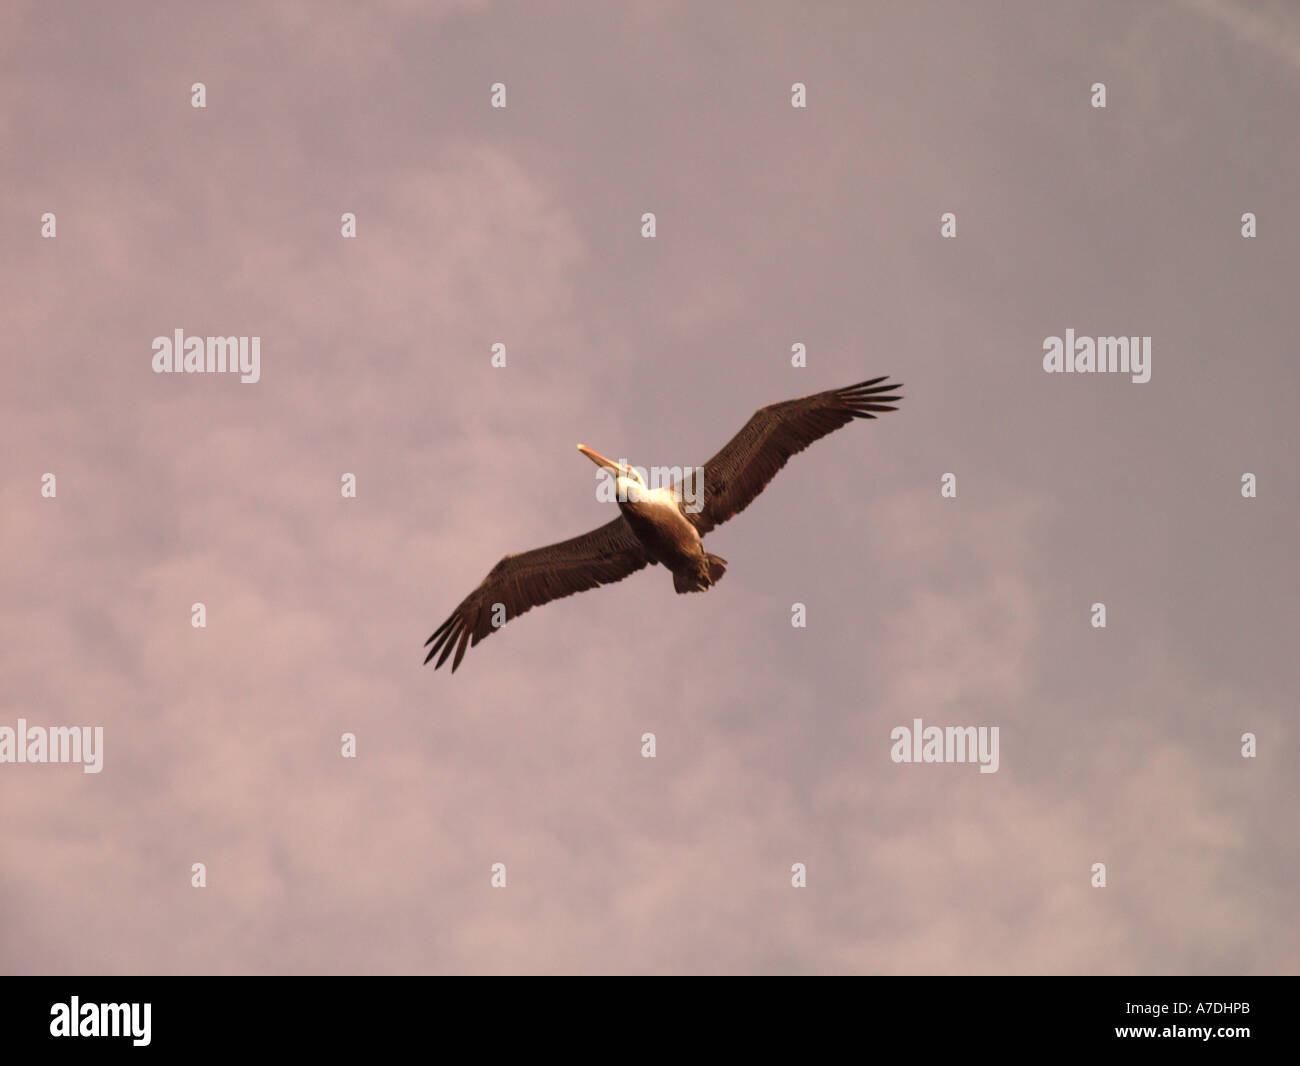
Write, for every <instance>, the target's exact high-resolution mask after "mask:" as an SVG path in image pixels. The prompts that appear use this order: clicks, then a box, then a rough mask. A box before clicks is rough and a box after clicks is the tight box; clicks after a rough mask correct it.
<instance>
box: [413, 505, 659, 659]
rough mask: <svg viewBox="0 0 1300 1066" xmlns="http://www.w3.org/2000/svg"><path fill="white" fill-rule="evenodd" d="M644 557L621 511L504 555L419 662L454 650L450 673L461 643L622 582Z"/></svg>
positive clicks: (469, 644)
mask: <svg viewBox="0 0 1300 1066" xmlns="http://www.w3.org/2000/svg"><path fill="white" fill-rule="evenodd" d="M649 561H650V557H649V556H648V555H646V551H645V548H643V547H642V546H641V542H640V541H639V540H637V538H636V534H634V533H633V532H632V529H631V527H630V526H629V525H628V524H627V523H626V522H625V521H624V520H623V516H622V515H619V516H618V517H617V518H616V519H614V521H612V522H607V523H606V524H605V525H603V526H600V527H599V528H598V529H593V530H592V531H591V532H590V533H583V534H582V535H581V536H580V537H573V538H572V539H570V540H562V541H560V543H558V544H549V545H547V546H546V547H545V548H536V549H534V550H533V551H529V552H520V553H519V554H518V555H507V556H506V557H505V558H504V559H502V560H501V561H500V562H499V563H497V565H496V566H494V567H493V568H492V570H491V572H490V573H489V574H488V576H487V577H485V578H484V579H483V582H482V584H480V585H479V587H478V588H476V589H475V590H474V591H473V592H471V593H470V594H469V595H468V596H466V597H465V599H464V600H462V601H461V604H460V606H459V607H457V608H456V609H455V610H454V611H453V612H452V613H451V617H450V618H448V619H447V620H446V621H445V622H443V623H442V625H440V626H439V627H438V628H437V629H435V630H434V631H433V636H431V637H430V638H429V639H428V640H426V641H425V642H424V643H425V646H426V647H427V646H428V645H430V644H432V645H433V647H431V648H429V654H428V655H427V656H425V659H424V661H425V662H426V663H427V662H428V661H429V660H430V659H432V658H433V657H434V655H436V654H437V653H438V651H439V650H441V651H442V655H441V656H439V658H438V662H437V663H436V664H435V666H434V669H435V670H436V669H438V667H440V666H441V665H442V664H443V663H444V662H446V661H447V656H448V655H450V654H451V651H452V649H453V648H455V649H456V658H454V659H453V660H452V662H451V672H452V673H453V674H454V673H455V672H456V668H457V667H458V666H460V661H461V659H463V658H464V657H465V649H466V647H471V648H472V647H473V646H474V645H475V644H477V643H478V642H479V641H480V640H482V639H483V638H484V637H488V636H491V635H492V633H493V631H494V630H496V629H497V628H499V626H501V625H504V624H505V623H506V622H508V621H511V620H512V619H514V618H517V617H518V616H519V615H521V614H523V613H524V612H525V611H527V610H528V609H529V608H531V607H540V606H541V605H542V604H544V603H550V602H551V600H558V599H561V598H562V597H564V596H572V595H573V594H574V593H575V592H586V591H587V589H594V588H596V587H597V586H599V585H608V584H611V583H613V582H615V581H622V580H623V578H625V577H627V576H628V575H629V574H634V573H636V572H637V571H638V570H640V569H641V568H642V567H644V566H645V565H646V564H647V563H648V562H649ZM497 604H500V605H502V606H503V607H504V608H505V610H504V616H503V614H502V612H501V611H500V610H497V609H496V605H497ZM494 616H495V617H494ZM494 621H495V622H496V624H495V625H494V624H493V623H494Z"/></svg>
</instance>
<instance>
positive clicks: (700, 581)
mask: <svg viewBox="0 0 1300 1066" xmlns="http://www.w3.org/2000/svg"><path fill="white" fill-rule="evenodd" d="M704 563H705V566H707V568H708V572H707V574H706V573H705V570H704V568H703V567H701V568H700V569H698V570H696V569H682V570H674V571H673V588H675V589H676V590H677V591H678V592H704V591H705V590H706V589H711V588H712V587H713V586H714V585H716V584H717V583H718V582H719V581H721V580H722V575H723V574H725V573H726V572H727V560H726V559H724V558H722V556H720V555H710V554H709V553H708V552H705V553H704Z"/></svg>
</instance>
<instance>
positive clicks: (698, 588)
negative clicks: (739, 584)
mask: <svg viewBox="0 0 1300 1066" xmlns="http://www.w3.org/2000/svg"><path fill="white" fill-rule="evenodd" d="M616 487H617V489H618V509H619V510H620V511H621V512H622V513H623V521H625V522H626V523H627V524H628V527H629V528H630V529H631V530H632V533H633V535H634V536H635V537H636V539H637V540H638V541H640V542H641V545H642V547H644V548H645V552H646V555H647V556H648V557H649V559H650V561H651V562H652V563H658V564H659V565H661V566H664V567H666V568H667V569H669V570H671V571H672V572H673V587H674V588H675V589H676V590H677V591H678V592H703V591H704V590H705V589H707V588H709V587H710V586H711V585H713V584H715V583H716V582H717V581H719V580H720V579H721V578H722V574H723V572H724V571H725V570H726V567H727V561H726V560H725V559H720V558H718V556H716V555H710V554H709V553H708V552H706V551H705V550H704V540H703V539H702V538H701V537H700V533H699V530H697V529H696V528H695V527H694V526H693V525H691V523H690V520H689V519H688V518H687V517H686V515H687V511H686V508H685V506H684V504H683V501H682V500H681V499H680V498H679V497H678V496H677V494H676V493H675V492H673V490H672V489H665V488H658V489H644V488H641V486H640V485H639V484H638V483H637V482H635V481H631V480H629V479H628V478H625V477H620V478H619V479H618V481H617V486H616Z"/></svg>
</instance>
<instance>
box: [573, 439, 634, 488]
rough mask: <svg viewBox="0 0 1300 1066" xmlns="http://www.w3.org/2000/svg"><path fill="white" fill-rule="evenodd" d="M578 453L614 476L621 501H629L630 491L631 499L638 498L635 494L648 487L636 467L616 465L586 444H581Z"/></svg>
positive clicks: (623, 464) (625, 464)
mask: <svg viewBox="0 0 1300 1066" xmlns="http://www.w3.org/2000/svg"><path fill="white" fill-rule="evenodd" d="M578 451H580V452H582V454H583V455H585V456H586V457H587V458H588V459H590V460H591V461H592V462H593V463H595V464H596V465H597V466H602V467H604V468H605V469H606V470H608V471H609V472H610V473H611V474H613V475H614V478H615V481H616V483H617V485H618V489H619V499H628V498H629V496H628V491H629V490H631V491H632V493H633V496H632V497H631V498H633V499H634V498H636V497H635V493H636V492H637V490H639V489H645V488H646V487H647V486H646V483H645V477H644V476H642V474H641V471H640V470H638V469H637V468H636V467H634V466H629V465H628V464H627V463H616V462H614V460H613V459H608V458H606V457H605V456H603V455H601V454H600V452H598V451H595V450H594V449H592V448H588V447H587V446H586V445H585V444H579V445H578Z"/></svg>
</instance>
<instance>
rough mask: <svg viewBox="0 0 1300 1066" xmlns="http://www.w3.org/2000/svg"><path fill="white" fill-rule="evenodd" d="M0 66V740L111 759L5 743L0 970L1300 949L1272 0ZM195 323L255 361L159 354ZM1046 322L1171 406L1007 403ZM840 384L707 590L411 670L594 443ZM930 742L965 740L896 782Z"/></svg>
mask: <svg viewBox="0 0 1300 1066" xmlns="http://www.w3.org/2000/svg"><path fill="white" fill-rule="evenodd" d="M0 41H3V44H0V53H2V57H3V61H2V62H0V144H2V145H3V151H2V152H0V190H2V191H0V284H2V286H3V290H4V293H5V298H4V300H3V305H4V306H3V310H0V315H2V316H3V321H4V323H5V328H4V330H3V342H2V343H3V346H4V360H3V367H4V388H3V391H2V392H0V404H2V405H3V408H2V414H0V454H3V456H4V461H3V463H2V464H0V484H2V485H3V491H4V497H5V501H6V503H5V509H4V521H3V523H2V524H0V544H2V546H3V549H4V550H3V560H2V561H0V592H2V595H0V678H2V679H3V682H2V684H3V687H2V689H0V692H2V694H3V700H2V702H0V727H8V728H11V729H12V728H16V727H17V726H18V720H19V719H20V718H22V719H25V720H26V721H27V722H28V723H29V724H30V725H39V726H56V725H87V726H100V727H102V728H103V731H104V732H103V735H104V752H103V759H104V762H103V769H102V771H101V772H100V773H98V774H85V773H83V772H82V771H81V769H80V768H79V767H78V766H72V765H31V764H22V765H14V764H9V763H6V764H0V810H2V811H3V812H4V813H3V817H2V818H0V970H2V971H3V972H8V973H356V972H361V973H425V972H432V973H444V972H452V973H463V972H469V973H485V974H486V973H536V972H547V973H549V972H561V973H646V972H648V973H888V974H913V973H944V974H949V973H953V974H968V973H1052V974H1056V973H1061V974H1118V973H1156V974H1181V973H1264V974H1268V973H1279V972H1286V973H1296V972H1298V971H1300V922H1297V902H1296V899H1297V897H1296V893H1295V885H1296V882H1297V878H1298V877H1300V845H1298V844H1297V838H1296V832H1295V819H1296V809H1297V801H1298V800H1300V785H1298V784H1297V775H1296V765H1297V758H1298V757H1300V753H1298V752H1297V742H1298V740H1300V730H1297V726H1296V722H1295V705H1296V695H1295V694H1296V691H1297V687H1298V685H1300V667H1298V666H1297V656H1296V654H1295V644H1296V635H1297V632H1300V606H1298V604H1300V567H1298V566H1297V551H1296V530H1297V524H1298V523H1297V520H1298V519H1300V505H1298V504H1297V491H1298V490H1300V484H1298V483H1297V481H1298V479H1297V476H1296V465H1295V464H1296V457H1297V453H1298V451H1300V449H1298V447H1297V445H1298V444H1300V439H1298V438H1300V432H1298V431H1297V418H1296V411H1297V409H1300V374H1298V373H1297V370H1296V355H1297V353H1296V349H1295V344H1296V338H1297V336H1300V301H1297V300H1296V287H1297V277H1298V276H1300V270H1298V252H1300V238H1298V237H1297V233H1298V232H1300V208H1298V207H1297V201H1296V174H1297V172H1298V171H1300V147H1298V144H1297V140H1296V137H1295V129H1296V115H1297V108H1298V107H1300V99H1298V97H1300V19H1298V18H1297V16H1296V13H1295V9H1294V7H1293V6H1291V5H1289V4H1286V3H1282V2H1276V3H1261V4H1253V5H1250V6H1249V7H1247V6H1245V5H1243V4H1240V3H1236V2H1232V0H1218V2H1215V0H1197V2H1192V0H1188V2H1172V0H1171V2H1164V3H1160V2H1152V3H1147V4H1142V5H1130V4H1127V3H1121V2H1111V3H1089V4H1077V5H1075V4H1072V5H1063V4H1053V5H1042V4H1037V3H1030V2H1025V3H1019V4H1008V3H1000V2H999V3H993V2H987V3H962V4H957V3H945V4H933V3H931V4H927V3H903V2H899V3H885V4H872V5H866V4H858V3H840V4H833V3H821V4H795V3H766V4H763V3H743V4H742V3H739V2H731V3H712V4H699V3H685V2H682V3H671V2H655V3H651V2H644V3H625V4H601V3H592V4H588V5H582V4H574V3H564V4H554V5H551V4H527V5H525V4H514V3H499V2H498V3H489V2H484V3H473V2H446V3H428V4H425V3H417V2H415V0H390V2H387V3H370V4H367V5H365V6H364V7H363V6H362V5H359V4H353V3H347V2H343V0H338V2H335V3H307V2H305V0H303V2H297V0H277V2H272V3H267V4H260V3H249V4H247V5H235V4H226V5H204V6H203V7H202V8H201V9H200V8H198V7H196V6H194V5H173V4H166V3H157V4H149V3H138V2H136V3H120V4H113V5H101V4H85V5H71V4H42V3H37V2H28V0H19V2H12V0H11V2H8V3H6V4H5V5H4V6H3V8H2V9H0ZM196 82H202V83H203V84H204V86H205V87H206V105H207V106H206V107H205V108H202V109H198V108H195V107H193V106H192V103H191V101H192V92H191V87H192V86H193V85H194V83H196ZM796 82H802V83H804V84H805V85H806V86H807V107H806V108H794V107H792V106H791V86H792V85H793V84H794V83H796ZM1098 82H1100V83H1104V84H1105V87H1106V105H1107V106H1106V107H1105V108H1104V109H1101V108H1095V107H1093V106H1091V100H1092V96H1093V90H1092V86H1093V84H1094V83H1098ZM494 83H503V84H504V85H505V86H506V93H507V96H506V102H507V106H506V107H505V108H504V109H494V108H493V107H491V106H490V105H491V87H492V85H493V84H494ZM47 212H49V213H53V214H54V215H55V217H56V236H54V237H53V238H48V237H43V236H42V216H43V215H45V214H46V213H47ZM345 212H352V213H354V214H355V216H356V220H357V223H356V232H357V236H356V238H355V239H345V238H344V237H343V236H342V235H341V232H340V230H341V221H340V220H341V216H342V215H343V214H344V213H345ZM646 212H653V213H654V214H655V216H656V224H657V232H656V236H655V237H654V238H653V239H645V238H643V237H642V236H641V218H642V215H643V214H644V213H646ZM945 212H952V213H954V214H955V216H956V220H957V221H956V225H957V236H956V238H955V239H943V238H942V237H941V236H940V216H941V215H942V214H943V213H945ZM1247 212H1250V213H1253V214H1254V215H1255V216H1256V220H1257V223H1256V224H1257V236H1256V237H1254V238H1252V239H1244V238H1243V236H1242V215H1243V214H1244V213H1247ZM176 329H183V330H184V331H185V332H186V333H187V334H191V335H200V336H202V335H223V336H224V335H237V336H249V337H252V336H256V337H259V338H260V339H261V340H260V344H261V367H260V370H261V378H260V380H259V381H258V382H257V383H256V384H244V383H241V382H240V381H239V380H238V378H237V377H234V376H230V375H224V376H219V375H199V374H191V375H181V374H156V373H154V372H153V369H152V366H151V363H152V359H153V350H152V343H153V339H154V338H155V337H158V336H160V335H161V336H171V335H172V333H173V332H174V331H175V330H176ZM1066 329H1073V330H1075V331H1076V332H1077V333H1078V334H1079V335H1087V336H1103V335H1115V334H1122V335H1135V336H1149V337H1151V338H1152V374H1151V380H1150V381H1149V382H1148V383H1146V384H1135V383H1133V382H1132V381H1131V380H1130V379H1129V377H1128V376H1125V375H1117V374H1116V375H1102V374H1093V375H1063V374H1062V375H1053V374H1047V373H1045V372H1044V370H1043V365H1042V358H1043V343H1044V340H1045V338H1048V337H1051V336H1060V335H1063V334H1064V332H1065V330H1066ZM498 342H499V343H502V344H504V345H505V346H506V351H507V365H506V366H505V367H504V368H494V367H493V366H492V365H491V347H492V345H493V344H494V343H498ZM796 343H802V344H804V345H806V348H807V366H806V367H803V368H795V367H792V366H791V355H790V352H791V346H792V345H793V344H796ZM879 374H890V375H892V376H893V377H895V378H896V379H898V380H901V381H902V382H904V383H905V385H906V388H905V389H904V392H905V394H906V400H905V401H904V403H903V405H902V407H901V409H900V410H899V411H898V412H897V413H895V414H890V415H886V416H884V417H882V418H881V419H880V420H878V421H876V422H870V423H855V424H854V425H852V426H851V427H849V428H847V429H845V430H843V431H841V432H840V433H837V434H836V435H834V436H833V437H831V438H829V439H827V440H826V441H823V442H821V443H819V444H817V445H815V446H814V448H813V449H812V450H811V451H810V452H808V453H807V454H806V455H803V456H800V457H798V458H796V459H794V460H793V461H792V462H791V464H790V465H789V466H788V467H787V469H786V470H785V472H783V473H782V474H781V475H780V476H779V477H778V478H777V480H776V481H775V482H774V483H773V484H772V485H771V486H770V487H769V489H768V490H767V491H766V492H765V493H764V494H763V496H762V497H761V498H760V499H759V500H758V501H757V502H756V503H755V504H754V505H753V506H752V507H751V508H750V509H749V510H748V511H746V512H745V513H744V514H743V515H742V516H740V517H739V518H738V519H737V520H735V521H734V522H733V523H730V524H727V525H725V526H723V527H721V528H719V529H718V530H716V531H715V532H714V533H712V534H711V535H710V537H709V543H708V546H709V547H710V548H711V550H713V551H715V552H717V553H718V554H720V555H723V556H725V557H726V558H727V559H728V560H729V561H730V568H729V570H728V572H727V577H726V579H725V581H723V582H722V583H721V584H720V585H719V586H718V587H717V588H716V589H714V590H712V591H711V592H709V593H708V594H707V595H705V596H676V595H674V594H673V591H672V584H671V579H670V576H669V575H668V574H667V573H666V572H665V571H663V570H661V569H658V568H656V569H654V570H651V571H647V572H643V573H640V574H638V575H636V576H635V577H633V578H630V579H629V580H627V581H626V582H624V583H622V584H619V585H616V586H612V587H610V588H607V589H603V590H600V591H598V592H593V593H588V594H586V595H583V596H579V597H574V598H570V599H566V600H563V601H561V602H558V603H556V604H552V605H551V606H548V607H546V608H544V609H542V610H538V611H536V612H534V613H532V614H529V615H528V616H527V617H526V618H523V619H521V620H519V621H518V622H517V623H515V624H512V625H510V626H509V627H507V628H506V629H505V630H503V631H502V632H501V633H499V634H496V635H494V636H493V637H492V639H490V640H488V641H487V642H485V643H483V644H481V645H479V646H478V647H477V648H475V649H474V650H473V651H472V652H471V653H470V654H469V655H468V656H467V657H466V660H465V662H464V664H463V665H462V667H461V669H460V670H459V671H458V672H457V673H456V674H455V676H454V677H453V676H451V675H450V674H449V673H448V671H447V670H446V669H443V670H441V671H438V672H436V673H435V672H434V670H433V667H432V666H427V667H426V666H422V665H421V660H422V658H423V650H422V647H421V645H422V643H423V641H424V639H425V637H426V636H428V634H429V633H430V632H431V631H432V630H433V629H434V628H435V627H436V626H437V624H438V623H439V622H441V621H442V619H443V618H444V617H446V615H447V614H448V613H449V612H450V611H451V609H452V608H453V607H454V606H455V605H456V603H457V602H458V601H459V600H460V599H461V597H462V596H464V595H465V594H466V593H467V592H469V591H470V589H472V588H473V587H474V586H475V585H476V584H477V583H478V581H479V580H480V579H481V577H482V576H483V574H484V573H485V572H486V571H487V570H488V569H489V568H490V567H491V566H492V565H493V564H494V563H495V562H496V561H497V560H498V559H499V558H500V557H501V556H502V555H504V554H505V553H507V552H513V551H520V550H524V549H527V548H531V547H536V546H539V545H542V544H546V543H549V542H551V541H555V540H559V539H563V538H566V537H568V536H571V535H573V534H576V533H579V532H581V531H583V530H585V529H588V528H590V527H592V526H595V525H597V524H599V523H601V522H604V521H606V520H608V518H609V517H610V511H609V509H608V506H607V505H602V504H601V503H599V502H598V501H597V500H596V498H595V492H594V488H595V480H594V477H593V473H594V468H593V467H592V466H591V465H590V464H588V463H587V462H586V461H585V460H584V459H583V458H582V457H581V456H580V455H579V454H578V453H577V452H576V451H575V450H574V444H575V443H576V442H578V441H583V442H585V443H587V444H589V445H591V446H592V447H594V448H597V449H599V450H601V451H603V452H606V453H607V454H611V455H614V456H617V457H626V458H628V459H630V460H632V461H633V462H636V463H639V464H641V465H644V466H650V465H656V464H663V465H683V464H694V463H702V462H703V461H705V460H706V459H707V458H708V457H709V456H710V455H712V454H713V452H714V451H715V450H716V449H717V448H718V447H720V446H721V445H722V444H723V443H725V441H726V440H727V439H728V438H729V437H730V436H731V434H732V433H734V432H735V431H736V430H737V429H739V427H740V426H741V425H742V424H743V422H744V421H745V419H746V418H748V417H749V415H750V414H751V413H752V412H753V411H754V409H755V408H757V407H759V406H762V405H764V404H766V403H771V402H773V401H777V400H782V399H787V398H790V397H793V396H798V395H803V394H806V393H810V392H815V391H820V390H822V389H826V388H831V387H836V386H842V385H847V384H850V383H852V382H855V381H859V380H862V379H863V378H867V377H873V376H876V375H879ZM47 473H52V474H54V475H55V477H56V491H57V495H56V496H54V497H53V498H48V497H45V496H43V495H42V491H41V490H42V478H43V476H44V475H45V474H47ZM347 473H351V474H354V475H355V476H356V479H357V496H356V498H355V499H344V498H343V497H342V495H341V493H340V483H341V482H340V479H341V478H342V477H343V476H344V475H345V474H347ZM946 473H952V474H954V475H955V477H956V484H957V497H956V498H955V499H944V498H941V496H940V491H939V490H940V479H941V477H942V476H943V475H944V474H946ZM1245 473H1252V474H1254V475H1255V476H1256V478H1257V484H1258V495H1257V497H1256V498H1254V499H1246V498H1243V496H1242V491H1241V484H1242V480H1241V479H1242V476H1243V474H1245ZM1099 602H1100V603H1104V604H1105V605H1106V611H1107V625H1106V627H1105V628H1104V629H1101V628H1095V627H1094V626H1093V625H1092V624H1091V622H1090V619H1091V617H1092V615H1091V608H1092V605H1093V604H1094V603H1099ZM195 603H202V604H204V605H205V608H206V614H207V625H206V627H205V628H195V627H194V626H193V625H192V624H191V609H192V605H193V604H195ZM795 603H802V604H804V605H806V611H807V627H806V628H802V629H800V628H794V627H793V626H792V625H791V607H792V604H795ZM917 718H920V719H922V721H923V723H924V724H925V725H941V726H942V725H976V726H986V727H994V726H996V727H997V728H998V730H999V736H1000V765H999V769H998V771H997V772H996V773H993V774H981V773H979V772H978V768H977V767H975V766H972V765H951V764H922V765H908V764H898V763H895V762H893V761H892V760H891V758H890V749H891V741H890V732H891V730H893V729H894V728H895V727H897V726H900V725H910V724H911V723H912V722H913V720H914V719H917ZM349 732H350V733H354V734H355V735H356V738H357V757H356V758H355V759H345V758H342V757H341V754H340V737H341V736H342V734H344V733H349ZM647 732H652V733H654V734H655V737H656V743H657V755H656V757H655V758H653V759H647V758H643V757H642V755H641V737H642V735H643V734H644V733H647ZM1247 732H1249V733H1253V734H1254V735H1255V736H1256V738H1257V745H1258V747H1257V755H1256V757H1254V758H1250V759H1247V758H1243V757H1242V739H1241V738H1242V734H1243V733H1247ZM195 863H203V864H205V867H206V871H207V885H206V887H204V888H195V887H192V884H191V878H192V873H191V870H192V866H193V864H195ZM494 863H503V864H505V867H506V870H507V887H505V888H494V887H492V884H491V872H492V866H493V864H494ZM796 863H802V864H804V866H805V868H806V871H807V875H806V876H807V887H805V888H796V887H793V886H792V883H791V881H792V867H793V866H794V864H796ZM1096 863H1104V864H1105V869H1106V882H1107V884H1106V887H1105V888H1097V887H1093V883H1092V882H1093V877H1094V875H1093V867H1094V864H1096Z"/></svg>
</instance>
